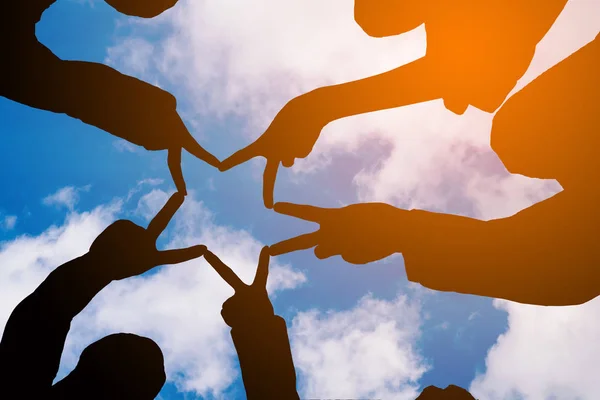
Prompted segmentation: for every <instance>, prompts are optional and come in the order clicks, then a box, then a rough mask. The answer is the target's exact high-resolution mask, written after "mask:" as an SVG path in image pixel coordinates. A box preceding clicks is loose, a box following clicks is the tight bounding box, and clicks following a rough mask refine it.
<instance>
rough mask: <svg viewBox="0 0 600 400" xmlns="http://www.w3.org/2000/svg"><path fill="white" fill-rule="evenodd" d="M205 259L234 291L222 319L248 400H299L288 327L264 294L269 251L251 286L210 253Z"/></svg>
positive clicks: (224, 306) (267, 249) (263, 255)
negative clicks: (240, 371) (240, 372)
mask: <svg viewBox="0 0 600 400" xmlns="http://www.w3.org/2000/svg"><path fill="white" fill-rule="evenodd" d="M204 257H205V259H206V261H208V263H209V264H210V265H212V267H213V268H214V269H215V270H216V271H217V273H218V274H219V275H220V276H221V277H222V278H223V279H224V280H225V282H227V283H228V284H229V285H230V286H231V287H232V288H233V289H234V291H235V294H234V295H233V296H232V297H230V298H229V299H228V300H227V301H225V303H223V309H222V310H221V315H222V316H223V320H225V323H226V324H227V325H229V326H230V327H231V338H232V339H233V344H234V345H235V349H236V351H237V354H238V359H239V362H240V368H241V370H242V378H243V381H244V388H245V389H246V397H247V399H248V400H262V399H289V400H299V396H298V392H297V391H296V370H295V368H294V362H293V359H292V352H291V350H290V341H289V338H288V335H287V326H286V323H285V320H284V319H283V318H281V317H280V316H278V315H275V312H274V311H273V305H272V304H271V301H270V300H269V296H268V294H267V278H268V275H269V248H268V247H264V248H263V249H262V251H261V252H260V257H259V261H258V268H257V270H256V275H255V277H254V281H253V282H252V284H251V285H246V284H245V283H244V282H242V281H241V280H240V278H238V276H237V275H236V274H235V273H234V272H233V271H232V270H231V268H229V267H228V266H227V265H225V264H224V263H223V262H222V261H221V260H219V258H218V257H217V256H216V255H214V254H213V253H211V252H210V251H208V250H207V251H206V253H205V255H204Z"/></svg>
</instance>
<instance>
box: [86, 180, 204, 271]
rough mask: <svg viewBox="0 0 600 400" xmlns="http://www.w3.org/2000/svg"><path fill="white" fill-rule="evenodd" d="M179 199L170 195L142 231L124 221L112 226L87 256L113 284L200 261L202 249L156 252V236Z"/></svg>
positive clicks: (191, 248) (166, 222) (164, 226)
mask: <svg viewBox="0 0 600 400" xmlns="http://www.w3.org/2000/svg"><path fill="white" fill-rule="evenodd" d="M183 199H184V197H183V195H182V194H181V193H179V192H177V193H175V194H173V195H172V196H171V198H170V199H169V200H168V201H167V204H165V206H164V207H163V208H162V210H160V211H159V212H158V214H157V215H156V216H155V217H154V219H153V220H152V221H150V223H149V224H148V228H146V229H144V228H142V227H141V226H139V225H136V224H134V223H133V222H131V221H128V220H119V221H116V222H114V223H113V224H111V225H110V226H109V227H108V228H106V229H105V230H104V232H102V233H101V234H100V235H99V236H98V237H97V238H96V240H94V242H93V243H92V246H91V247H90V251H89V254H90V255H93V256H94V257H95V259H98V260H101V261H102V262H103V263H104V264H105V266H106V268H109V269H110V270H109V273H110V275H111V279H113V280H120V279H125V278H129V277H132V276H136V275H140V274H143V273H144V272H146V271H149V270H150V269H152V268H154V267H156V266H159V265H165V264H178V263H182V262H185V261H189V260H192V259H194V258H198V257H201V256H202V255H204V253H205V251H206V246H203V245H199V246H192V247H188V248H185V249H176V250H163V251H159V250H157V248H156V240H157V239H158V236H159V235H160V234H161V232H162V231H163V230H164V229H165V228H166V227H167V225H168V224H169V221H170V220H171V218H172V217H173V215H174V214H175V212H176V211H177V210H178V209H179V207H180V206H181V204H182V203H183Z"/></svg>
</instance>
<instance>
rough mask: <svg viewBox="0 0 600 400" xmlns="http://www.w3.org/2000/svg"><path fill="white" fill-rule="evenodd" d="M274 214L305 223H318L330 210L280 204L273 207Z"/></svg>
mask: <svg viewBox="0 0 600 400" xmlns="http://www.w3.org/2000/svg"><path fill="white" fill-rule="evenodd" d="M273 209H274V210H275V212H278V213H279V214H285V215H289V216H290V217H295V218H300V219H303V220H305V221H311V222H317V223H319V222H320V221H321V220H322V219H323V217H325V215H326V213H327V212H328V211H329V210H331V209H328V208H320V207H315V206H309V205H302V204H293V203H285V202H280V203H277V204H275V205H274V206H273Z"/></svg>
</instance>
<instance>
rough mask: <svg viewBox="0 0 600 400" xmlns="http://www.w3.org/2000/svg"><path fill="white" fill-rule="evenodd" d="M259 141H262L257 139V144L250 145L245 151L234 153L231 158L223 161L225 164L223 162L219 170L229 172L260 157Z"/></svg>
mask: <svg viewBox="0 0 600 400" xmlns="http://www.w3.org/2000/svg"><path fill="white" fill-rule="evenodd" d="M259 140H260V138H259V139H257V140H256V141H255V142H253V143H250V144H249V145H248V146H246V147H244V148H243V149H241V150H238V151H237V152H235V153H233V154H232V155H231V156H229V157H228V158H226V159H225V160H223V162H221V166H220V167H219V169H220V170H221V171H227V170H228V169H231V168H233V167H235V166H237V165H240V164H242V163H245V162H246V161H248V160H251V159H253V158H254V157H258V156H260V155H261V146H260V144H259Z"/></svg>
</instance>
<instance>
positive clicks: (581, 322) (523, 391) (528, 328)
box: [471, 298, 600, 400]
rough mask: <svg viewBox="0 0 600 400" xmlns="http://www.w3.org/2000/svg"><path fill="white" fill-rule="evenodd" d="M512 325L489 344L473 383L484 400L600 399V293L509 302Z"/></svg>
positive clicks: (500, 303)
mask: <svg viewBox="0 0 600 400" xmlns="http://www.w3.org/2000/svg"><path fill="white" fill-rule="evenodd" d="M495 306H496V307H497V308H500V309H502V310H506V311H507V312H508V330H507V332H506V333H504V334H503V335H501V336H500V337H499V338H498V341H497V342H496V344H495V345H494V346H493V347H492V348H491V349H490V351H489V353H488V355H487V360H486V366H487V370H486V372H485V374H483V375H480V376H478V377H477V378H476V379H475V381H474V382H473V383H472V385H471V393H473V395H474V396H475V397H478V398H481V399H486V400H507V399H514V398H523V399H524V400H547V399H556V400H574V399H578V400H593V399H598V398H600V381H599V380H598V376H600V363H598V360H600V343H598V337H600V323H599V322H598V318H597V316H598V313H599V312H600V298H597V299H595V300H592V301H590V302H588V303H586V304H583V305H581V306H574V307H534V306H527V305H523V304H517V303H511V302H507V301H499V300H496V301H495Z"/></svg>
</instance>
